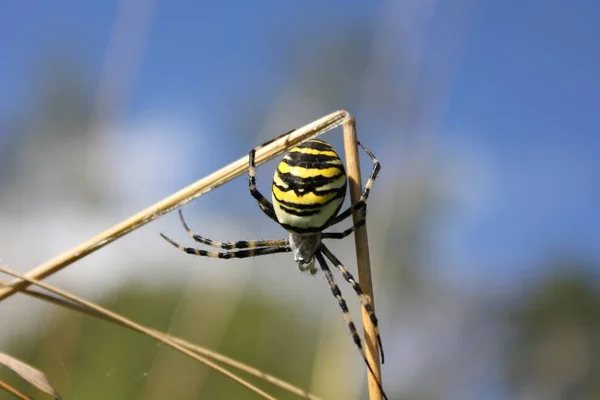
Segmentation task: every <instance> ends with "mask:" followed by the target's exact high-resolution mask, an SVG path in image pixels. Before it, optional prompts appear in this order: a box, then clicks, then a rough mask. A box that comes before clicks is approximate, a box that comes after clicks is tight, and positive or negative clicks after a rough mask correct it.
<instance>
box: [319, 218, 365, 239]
mask: <svg viewBox="0 0 600 400" xmlns="http://www.w3.org/2000/svg"><path fill="white" fill-rule="evenodd" d="M365 222H367V220H366V218H361V219H360V220H359V221H358V222H357V223H355V224H354V225H352V226H351V227H350V228H348V229H346V230H345V231H343V232H323V234H322V235H321V238H322V239H343V238H345V237H346V236H348V235H350V234H351V233H352V232H354V231H355V230H357V229H358V228H360V227H361V226H363V225H364V224H365Z"/></svg>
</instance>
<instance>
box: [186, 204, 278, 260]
mask: <svg viewBox="0 0 600 400" xmlns="http://www.w3.org/2000/svg"><path fill="white" fill-rule="evenodd" d="M179 218H180V219H181V223H182V224H183V227H184V228H185V230H186V231H187V233H188V235H190V237H191V238H192V239H194V240H195V241H196V242H199V243H202V244H206V245H208V246H212V247H217V248H219V249H223V250H233V249H254V248H257V247H281V246H285V245H287V244H288V240H287V239H271V240H239V241H237V242H219V241H216V240H212V239H209V238H206V237H204V236H200V235H197V234H195V233H194V232H193V231H192V230H191V229H190V228H189V227H188V225H187V223H186V222H185V219H184V218H183V213H182V212H181V210H179Z"/></svg>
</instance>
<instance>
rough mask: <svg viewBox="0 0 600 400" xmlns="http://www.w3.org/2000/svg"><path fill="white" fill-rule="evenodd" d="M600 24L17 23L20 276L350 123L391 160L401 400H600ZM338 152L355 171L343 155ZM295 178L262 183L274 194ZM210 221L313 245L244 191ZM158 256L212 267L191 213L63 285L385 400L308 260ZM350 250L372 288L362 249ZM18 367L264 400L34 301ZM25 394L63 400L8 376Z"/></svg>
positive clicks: (219, 197) (44, 17)
mask: <svg viewBox="0 0 600 400" xmlns="http://www.w3.org/2000/svg"><path fill="white" fill-rule="evenodd" d="M599 11H600V5H598V4H596V3H594V2H591V1H589V2H577V3H576V4H575V3H567V2H556V1H549V2H517V1H505V2H492V1H475V0H461V1H458V2H456V1H453V2H450V1H425V2H422V1H399V2H394V1H381V2H352V3H347V2H341V1H333V2H329V3H327V4H322V3H321V2H316V1H305V2H302V3H286V2H275V1H266V2H248V3H238V4H234V3H227V4H226V3H223V4H221V5H216V4H212V3H208V2H191V1H173V2H159V1H153V0H121V1H105V2H99V1H97V2H90V3H86V4H83V3H80V2H76V1H73V0H65V1H62V2H57V3H56V2H53V3H52V4H50V3H48V4H41V3H40V4H36V5H35V7H34V6H32V5H31V4H25V3H18V2H8V3H5V4H3V5H2V6H0V262H2V264H6V265H8V266H9V267H11V268H13V269H16V270H18V271H21V272H25V271H27V270H29V269H31V268H33V267H34V266H35V265H37V264H39V263H41V262H43V261H45V260H47V259H49V258H51V257H53V256H55V255H57V254H59V253H61V252H63V251H65V250H67V249H69V248H70V247H72V246H74V245H76V244H78V243H80V242H82V241H84V240H86V239H88V238H90V237H91V236H93V235H94V234H96V233H98V232H100V231H102V230H104V229H106V228H108V227H110V226H112V225H113V224H115V223H117V222H119V221H121V220H122V219H124V218H126V217H128V216H130V215H131V214H133V213H134V212H137V211H138V210H140V209H142V208H144V207H146V206H147V205H150V204H152V203H154V202H155V201H157V200H159V199H161V198H163V197H165V196H167V195H169V194H171V193H172V192H173V191H175V190H177V189H179V188H181V187H183V186H185V185H187V184H189V183H191V182H193V181H195V180H197V179H199V178H201V177H203V176H205V175H207V174H209V173H210V172H212V171H214V170H216V169H217V168H220V167H222V166H223V165H225V164H227V163H229V162H231V161H233V160H235V159H237V158H239V157H241V156H243V155H244V154H247V152H248V151H249V149H251V148H252V147H254V146H256V145H258V144H260V143H262V142H264V141H265V140H268V139H271V138H273V137H274V136H276V135H279V134H281V133H282V132H285V131H288V130H290V129H292V128H295V127H299V126H302V125H304V124H306V123H309V122H311V121H313V120H315V119H317V118H320V117H321V116H324V115H326V114H328V113H330V112H333V111H335V110H338V109H347V110H349V111H350V112H352V113H353V115H354V116H355V117H356V119H357V127H358V132H359V137H360V138H361V140H362V141H363V143H365V144H366V145H367V146H368V147H369V148H371V150H373V152H374V153H375V154H376V155H377V157H378V158H379V159H380V160H381V162H382V171H381V174H380V178H379V179H378V181H377V183H376V184H375V187H374V189H373V191H372V194H371V197H370V199H369V222H368V229H369V239H370V248H371V261H372V266H373V279H374V287H375V299H376V304H377V314H378V316H379V319H380V326H381V330H382V338H383V342H384V346H385V350H386V364H385V365H384V366H383V380H384V386H385V388H386V391H387V392H388V394H389V396H390V398H391V399H399V398H406V399H527V400H530V399H544V400H546V399H560V400H562V399H598V398H600V384H599V382H600V291H599V278H600V274H599V272H600V269H599V268H598V266H599V264H600V251H599V250H598V243H599V242H600V234H599V233H598V232H599V231H598V229H597V227H598V225H599V224H600V212H599V211H598V206H597V205H598V200H599V199H600V197H599V194H600V190H599V189H600V188H599V185H598V179H597V175H598V174H597V171H598V170H599V168H600V158H598V157H597V155H598V154H599V151H600V148H599V147H600V146H599V144H600V140H599V138H598V130H599V129H598V128H599V127H600V126H599V125H600V124H599V122H598V119H597V118H596V113H595V112H596V108H597V107H596V106H595V105H597V104H600V81H599V80H598V79H597V71H598V70H600V48H598V46H597V40H598V37H599V36H600V27H598V25H597V23H596V20H595V18H594V16H595V15H598V12H599ZM324 139H325V140H328V141H330V142H331V143H332V144H333V145H334V146H335V147H336V148H338V149H339V150H340V151H341V150H342V141H341V135H340V132H335V133H333V132H332V133H328V134H327V135H326V136H324ZM361 157H363V158H362V159H361V161H362V167H363V175H364V176H365V177H366V176H367V174H368V171H369V169H370V161H369V159H368V157H366V156H365V155H364V154H362V155H361ZM277 162H278V160H273V161H271V162H269V163H267V164H265V165H264V166H261V167H260V168H259V169H258V186H259V189H261V190H262V191H263V193H268V191H269V184H270V182H271V177H272V173H273V170H274V167H275V165H276V163H277ZM184 214H185V215H186V217H187V219H188V223H189V224H190V226H191V227H192V228H193V229H194V230H195V231H196V232H197V233H199V234H202V235H205V236H208V237H210V238H213V239H216V240H240V239H259V238H278V237H285V236H286V235H287V234H286V233H285V232H284V231H283V230H282V229H281V228H280V227H278V226H277V225H276V224H274V223H273V222H272V221H270V220H269V219H268V218H266V217H265V216H264V215H262V213H261V212H260V210H259V208H258V207H257V205H256V203H255V201H254V200H253V199H252V198H251V197H250V196H249V194H248V189H247V180H246V178H245V177H242V178H239V179H236V180H235V181H232V182H230V183H228V184H226V185H225V186H223V187H221V188H219V189H218V190H216V191H214V192H211V193H209V194H207V195H206V196H203V197H201V198H200V199H198V200H196V201H194V202H193V203H191V204H189V205H186V206H185V207H184ZM159 232H163V233H165V234H168V235H169V236H170V237H172V238H173V239H175V240H177V241H179V242H181V243H186V244H192V243H191V242H190V240H188V239H189V238H187V235H186V234H185V232H184V230H183V228H182V227H181V226H180V224H179V220H178V218H177V216H176V215H175V214H169V215H167V216H165V217H163V218H160V219H159V220H158V221H155V222H154V223H152V224H149V225H147V226H145V227H143V228H141V229H140V230H137V231H135V232H134V233H132V234H130V235H128V236H126V237H124V238H122V239H120V240H119V241H117V242H115V243H113V244H112V245H110V246H108V247H107V248H104V249H102V250H101V251H99V252H97V253H95V254H93V255H91V256H89V257H87V258H85V259H84V260H82V261H80V262H78V263H76V264H75V265H72V266H70V267H68V268H67V269H65V270H64V271H61V272H60V273H59V274H57V275H56V276H52V277H51V278H49V282H50V283H52V284H55V285H57V286H60V287H61V288H63V289H66V290H69V291H72V292H74V293H75V294H78V295H80V296H83V297H85V298H87V299H91V300H94V301H96V302H99V303H100V304H102V305H104V306H106V307H108V308H110V309H111V310H113V311H116V312H120V313H123V314H124V315H125V316H127V317H128V318H131V319H133V320H136V321H138V322H140V323H143V324H146V325H149V326H151V327H155V328H157V329H160V330H163V331H166V332H169V333H170V334H173V335H177V336H180V337H183V338H185V339H187V340H189V341H191V342H194V343H197V344H199V345H203V346H206V347H209V348H211V349H215V350H218V351H220V352H222V353H223V354H225V355H228V356H230V357H233V358H236V359H238V360H240V361H243V362H247V363H249V364H250V365H252V366H255V367H257V368H259V369H262V370H264V371H266V372H269V373H272V374H274V375H276V376H278V377H281V378H283V379H285V380H288V381H290V382H291V383H293V384H295V385H298V386H300V387H302V388H304V389H306V390H309V391H311V392H313V393H315V394H316V395H318V396H321V397H323V398H326V399H358V398H366V380H365V376H364V365H363V363H362V361H361V358H360V356H359V355H358V353H357V351H356V349H355V348H354V345H353V343H352V341H351V338H350V336H349V334H348V332H347V329H346V326H345V324H344V321H343V318H342V314H341V312H340V310H339V307H338V305H337V304H336V301H335V299H334V298H333V297H332V296H331V293H330V291H329V288H328V286H327V282H326V281H325V279H324V278H323V276H322V274H319V275H317V276H316V277H311V276H307V275H305V274H304V275H303V274H300V272H299V271H298V270H297V267H296V266H295V265H294V263H293V260H292V258H291V256H289V255H276V256H266V257H260V258H256V259H250V260H230V261H224V260H210V259H203V258H199V257H191V256H188V255H185V254H183V253H181V252H178V251H177V250H175V249H173V248H172V247H171V246H169V245H168V244H166V243H165V242H164V241H163V240H162V239H161V238H160V237H159V235H158V234H159ZM330 247H331V248H332V250H333V251H334V252H335V253H336V254H337V255H338V256H339V258H340V259H341V260H342V261H343V262H344V263H345V264H346V265H347V267H348V268H349V269H350V270H351V271H353V272H354V273H355V274H356V266H355V261H354V258H355V256H354V247H353V240H352V239H348V240H345V241H342V242H336V243H332V244H331V246H330ZM2 279H5V280H8V278H2ZM337 279H338V283H339V284H340V286H341V289H342V291H343V292H344V294H345V297H346V299H347V300H348V302H349V305H350V307H351V312H352V314H353V316H354V318H355V320H356V321H357V322H359V323H360V309H359V303H358V301H357V299H356V296H355V295H354V293H353V291H352V289H351V288H350V287H349V286H348V285H346V284H345V282H343V279H342V278H341V277H338V278H337ZM0 351H2V352H5V353H9V354H11V355H13V356H16V357H19V358H21V359H23V360H25V361H27V362H29V363H31V364H32V365H33V366H35V367H37V368H40V369H42V370H43V371H44V372H46V373H47V375H48V377H49V379H50V381H51V382H52V383H53V384H54V385H55V386H56V388H57V389H58V391H59V392H60V393H61V394H62V395H63V396H64V398H65V399H86V400H87V399H200V398H201V399H246V398H247V399H254V398H257V396H256V395H255V394H253V393H250V392H248V391H246V390H245V389H243V388H241V387H240V386H239V385H237V384H235V383H233V382H231V381H229V380H228V379H226V378H224V377H222V376H221V375H220V374H218V373H214V372H211V371H210V370H209V369H208V368H206V367H204V366H202V365H199V364H197V363H195V362H193V361H191V360H190V359H188V358H186V357H185V356H183V355H181V354H179V353H177V352H175V351H173V350H171V349H169V348H167V347H165V346H164V345H161V344H158V343H157V342H156V341H154V340H151V339H148V338H146V337H143V336H141V335H138V334H136V333H132V332H130V331H128V330H125V329H123V328H120V327H118V326H113V325H111V324H108V323H105V322H102V321H96V320H93V319H92V318H90V317H85V316H81V315H78V314H75V313H74V312H70V311H64V310H61V309H58V308H57V307H55V306H51V305H46V304H42V303H40V302H39V301H36V300H33V299H29V298H26V297H25V296H21V295H18V296H13V297H11V298H10V299H8V300H5V301H2V303H1V304H0ZM0 379H2V380H6V381H7V382H9V383H11V384H14V385H15V386H16V387H19V388H21V389H22V390H24V391H25V392H27V393H31V394H32V396H33V397H34V398H38V397H39V398H43V396H42V395H39V394H38V393H36V392H35V391H33V390H32V389H30V388H28V386H27V385H26V384H24V383H21V382H20V381H19V379H18V378H17V377H15V376H14V375H13V374H12V373H11V372H10V371H8V370H7V369H5V368H0ZM250 380H251V381H252V382H256V383H257V384H259V385H260V386H261V387H263V388H265V389H266V390H267V391H268V392H270V393H272V394H273V395H274V396H276V397H278V398H294V397H293V396H292V395H289V394H287V393H284V392H282V391H280V390H278V389H273V388H271V387H270V386H269V385H267V384H264V383H262V382H260V381H257V380H254V379H250ZM3 396H5V394H0V398H4V397H3Z"/></svg>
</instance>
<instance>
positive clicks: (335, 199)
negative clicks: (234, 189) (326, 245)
mask: <svg viewBox="0 0 600 400" xmlns="http://www.w3.org/2000/svg"><path fill="white" fill-rule="evenodd" d="M345 196H346V170H345V169H344V164H343V163H342V160H341V159H340V156H339V155H338V154H337V153H336V151H335V150H334V149H333V147H331V146H330V145H329V144H328V143H326V142H323V141H322V140H316V139H312V140H308V141H306V142H304V143H302V144H300V145H299V146H297V147H294V148H293V149H291V150H290V152H289V153H288V154H287V155H286V156H285V157H284V158H283V160H281V162H280V163H279V165H278V166H277V170H276V171H275V176H274V177H273V190H272V197H273V207H274V209H275V214H276V215H277V220H278V221H279V223H280V224H281V225H282V226H283V227H284V228H285V229H287V230H288V231H290V232H292V233H296V234H314V233H317V232H320V231H321V230H322V229H323V228H324V227H325V225H326V224H327V222H328V221H329V220H330V219H331V218H333V217H334V216H335V215H336V214H337V213H338V211H339V210H340V207H341V206H342V203H343V202H344V197H345Z"/></svg>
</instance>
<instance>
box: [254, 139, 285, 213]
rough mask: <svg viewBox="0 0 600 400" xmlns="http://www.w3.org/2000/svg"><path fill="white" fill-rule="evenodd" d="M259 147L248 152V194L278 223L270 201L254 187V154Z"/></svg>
mask: <svg viewBox="0 0 600 400" xmlns="http://www.w3.org/2000/svg"><path fill="white" fill-rule="evenodd" d="M267 143H268V142H267ZM263 146H264V145H263ZM260 147H262V146H259V147H256V148H254V149H252V150H250V154H248V163H249V166H248V186H249V188H250V194H251V195H252V197H254V198H255V199H256V201H258V206H259V207H260V209H261V210H262V211H263V212H264V213H265V214H266V215H267V216H268V217H269V218H271V219H272V220H273V221H275V222H277V223H279V221H278V220H277V216H276V215H275V210H274V209H273V204H271V202H270V201H269V200H267V198H266V197H265V196H263V195H262V193H261V192H260V191H259V190H258V189H257V188H256V164H255V156H256V149H258V148H260Z"/></svg>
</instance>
